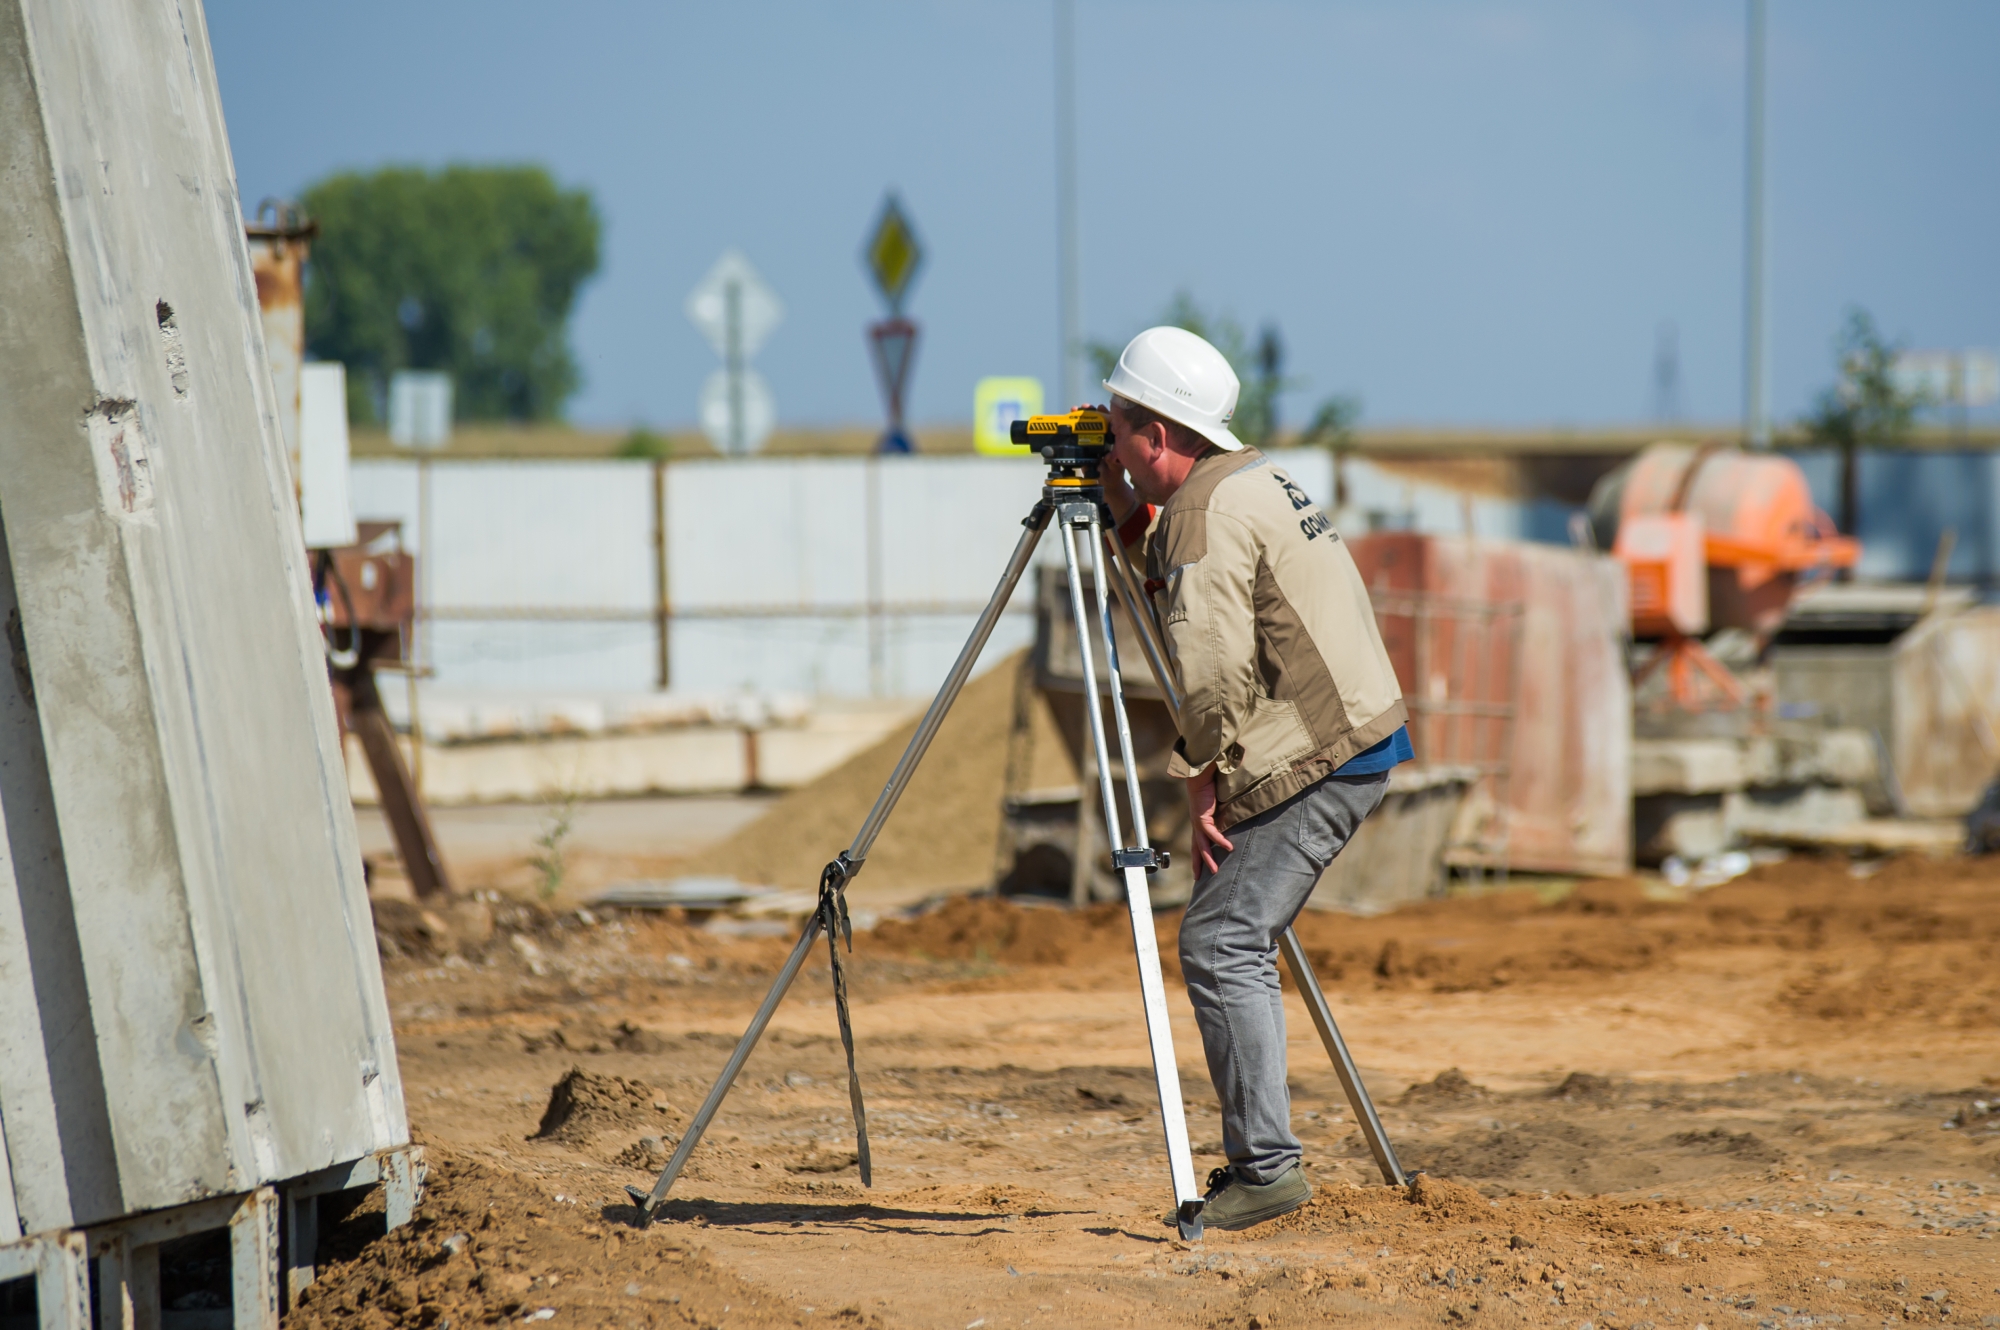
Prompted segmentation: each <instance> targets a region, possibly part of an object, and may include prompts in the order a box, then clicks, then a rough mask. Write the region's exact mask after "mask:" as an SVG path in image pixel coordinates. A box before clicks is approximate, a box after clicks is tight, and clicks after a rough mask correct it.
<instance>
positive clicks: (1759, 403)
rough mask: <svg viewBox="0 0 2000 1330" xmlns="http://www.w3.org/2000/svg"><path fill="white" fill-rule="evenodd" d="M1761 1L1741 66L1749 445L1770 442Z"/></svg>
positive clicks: (1754, 3)
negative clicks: (1744, 82) (1743, 104)
mask: <svg viewBox="0 0 2000 1330" xmlns="http://www.w3.org/2000/svg"><path fill="white" fill-rule="evenodd" d="M1764 3H1765V0H1749V6H1750V15H1749V33H1748V34H1747V35H1748V41H1747V42H1746V43H1745V47H1746V49H1745V52H1744V57H1745V58H1744V64H1745V75H1746V87H1745V89H1744V94H1745V95H1744V102H1745V106H1744V112H1745V114H1744V153H1743V168H1744V169H1743V195H1744V198H1743V436H1744V439H1745V441H1746V442H1747V443H1749V445H1750V446H1751V447H1753V448H1768V447H1770V446H1771V403H1770V383H1769V379H1768V377H1767V376H1768V374H1769V364H1768V360H1769V351H1770V334H1769V332H1768V331H1767V322H1766V319H1767V314H1766V310H1765V308H1764V305H1765V290H1766V286H1765V282H1766V279H1765V271H1764Z"/></svg>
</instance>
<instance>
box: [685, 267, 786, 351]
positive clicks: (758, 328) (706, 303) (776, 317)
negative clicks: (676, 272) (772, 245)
mask: <svg viewBox="0 0 2000 1330" xmlns="http://www.w3.org/2000/svg"><path fill="white" fill-rule="evenodd" d="M687 316H688V318H689V320H690V321H692V322H693V324H694V326H695V327H697V328H699V329H701V333H702V336H704V337H706V338H708V342H709V345H710V346H713V347H714V348H715V354H717V355H719V356H721V357H723V358H724V359H725V360H727V359H729V358H731V357H743V356H754V355H756V354H757V350H758V348H759V347H761V346H763V345H764V342H765V339H767V338H768V337H770V335H771V333H772V331H773V330H774V329H775V328H777V326H778V325H779V324H780V323H782V322H783V321H784V318H785V307H784V305H783V304H782V303H780V302H779V300H778V297H777V295H776V294H775V293H774V292H773V291H772V290H771V288H770V287H768V286H766V285H765V284H764V279H763V278H762V277H759V276H758V275H757V270H756V269H755V268H753V267H751V266H750V260H748V259H746V258H744V257H743V255H742V254H740V253H738V252H737V251H736V250H733V249H732V250H728V251H726V252H725V253H724V254H723V256H722V257H721V258H719V259H717V260H716V261H715V266H714V267H713V268H710V269H709V270H708V276H706V277H704V278H702V279H701V281H700V282H699V283H698V284H697V285H696V286H695V288H694V290H693V291H692V292H691V293H690V294H689V295H688V300H687Z"/></svg>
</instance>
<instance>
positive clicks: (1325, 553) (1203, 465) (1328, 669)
mask: <svg viewBox="0 0 2000 1330" xmlns="http://www.w3.org/2000/svg"><path fill="white" fill-rule="evenodd" d="M1142 520H1143V519H1142ZM1146 579H1147V580H1146V589H1147V592H1148V593H1149V594H1150V595H1151V597H1152V600H1153V606H1154V609H1155V610H1156V612H1157V620H1156V621H1157V622H1158V623H1159V624H1160V625H1161V627H1162V629H1163V635H1164V636H1165V639H1166V647H1167V653H1168V656H1169V658H1170V661H1171V664H1172V667H1173V671H1174V677H1175V682H1176V683H1177V684H1178V686H1179V688H1180V693H1181V715H1180V731H1181V737H1180V742H1179V743H1178V744H1177V745H1176V746H1175V761H1174V763H1173V764H1172V770H1173V773H1174V774H1175V775H1177V776H1183V777H1185V776H1191V775H1193V774H1194V773H1195V772H1197V771H1200V770H1201V769H1202V768H1203V767H1206V766H1208V765H1209V764H1210V763H1214V765H1215V770H1216V777H1215V779H1216V799H1217V802H1218V805H1219V806H1218V809H1217V817H1216V824H1217V825H1218V826H1222V827H1228V826H1232V825H1234V824H1235V823H1238V822H1241V821H1242V820H1243V819H1245V818H1247V817H1254V816H1255V815H1256V814H1258V813H1261V812H1263V811H1264V810H1266V809H1268V808H1273V807H1276V806H1277V805H1278V804H1280V803H1283V802H1284V801H1285V800H1286V799H1289V798H1291V797H1292V796H1293V795H1294V794H1297V793H1298V792H1299V791H1301V790H1303V789H1305V788H1306V787H1307V786H1309V785H1312V784H1314V783H1315V782H1317V781H1319V780H1320V779H1322V778H1324V777H1325V776H1327V775H1330V774H1331V773H1332V772H1333V771H1334V769H1335V768H1337V767H1339V766H1340V765H1341V764H1342V763H1344V762H1346V761H1347V760H1348V759H1349V758H1351V757H1353V756H1354V755H1355V754H1357V753H1360V752H1362V751H1363V750H1364V749H1368V748H1372V747H1374V746H1375V745H1376V744H1378V743H1380V742H1381V741H1382V740H1384V739H1386V738H1388V737H1389V736H1390V735H1392V734H1394V733H1395V732H1396V730H1397V729H1398V728H1399V727H1400V726H1402V725H1403V723H1404V722H1405V720H1406V719H1407V715H1408V713H1407V712H1406V710H1405V708H1404V705H1403V694H1402V689H1401V688H1400V687H1399V686H1398V685H1397V683H1396V672H1395V670H1394V669H1393V668H1392V667H1391V665H1390V663H1389V655H1388V652H1386V651H1385V650H1384V649H1383V647H1382V635H1381V633H1380V631H1378V630H1377V628H1376V626H1375V614H1374V611H1373V609H1372V608H1371V607H1370V605H1369V602H1368V589H1367V587H1365V586H1364V585H1362V582H1361V573H1360V571H1359V570H1358V569H1357V568H1356V567H1355V566H1354V558H1353V556H1352V555H1350V554H1349V553H1348V551H1347V546H1346V545H1345V544H1343V543H1342V542H1341V539H1340V533H1339V532H1337V531H1335V530H1334V529H1333V523H1332V522H1330V521H1328V520H1327V517H1326V515H1325V514H1324V513H1322V512H1321V511H1320V510H1319V507H1318V506H1317V505H1315V504H1314V503H1313V502H1312V500H1311V499H1309V498H1307V497H1306V495H1305V492H1304V491H1303V490H1301V489H1299V487H1298V486H1297V485H1294V484H1293V483H1292V480H1291V477H1289V476H1287V475H1286V474H1285V473H1284V472H1283V471H1281V470H1279V469H1278V468H1277V467H1276V466H1275V465H1273V464H1272V462H1271V459H1270V458H1268V457H1266V456H1264V454H1262V453H1260V452H1258V451H1257V450H1256V449H1254V448H1244V449H1242V450H1241V451H1239V452H1233V453H1230V452H1223V451H1221V450H1220V449H1215V450H1211V451H1210V452H1209V453H1208V454H1207V455H1205V456H1204V457H1202V458H1201V459H1200V460H1198V461H1197V462H1196V463H1195V467H1194V470H1193V472H1191V473H1190V474H1189V476H1188V478H1187V482H1186V483H1185V484H1183V485H1182V486H1181V488H1180V489H1179V490H1178V491H1177V492H1176V493H1175V494H1174V496H1173V497H1172V498H1171V499H1169V500H1168V501H1167V502H1166V504H1165V505H1164V506H1162V507H1161V509H1160V511H1159V515H1158V518H1157V520H1156V521H1155V522H1154V524H1153V529H1152V532H1151V534H1150V536H1148V537H1147V539H1146Z"/></svg>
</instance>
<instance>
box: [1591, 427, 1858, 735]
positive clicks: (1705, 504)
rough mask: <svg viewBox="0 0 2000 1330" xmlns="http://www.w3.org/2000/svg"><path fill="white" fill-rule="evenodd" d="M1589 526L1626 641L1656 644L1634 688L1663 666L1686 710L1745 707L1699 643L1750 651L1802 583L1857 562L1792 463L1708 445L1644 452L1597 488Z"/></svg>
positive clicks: (1729, 677)
mask: <svg viewBox="0 0 2000 1330" xmlns="http://www.w3.org/2000/svg"><path fill="white" fill-rule="evenodd" d="M1590 519H1591V527H1592V530H1593V531H1594V533H1595V535H1596V537H1597V542H1598V544H1599V546H1600V547H1602V548H1605V549H1609V550H1610V551H1611V552H1612V553H1613V554H1615V555H1616V556H1617V557H1618V559H1619V560H1620V561H1621V562H1622V563H1624V565H1625V568H1626V572H1627V574H1628V576H1629V577H1630V579H1631V593H1632V632H1633V635H1634V636H1635V637H1640V638H1649V639H1657V640H1658V641H1659V643H1660V646H1659V649H1658V650H1657V651H1655V652H1654V653H1653V655H1652V657H1651V658H1650V659H1649V660H1647V661H1646V663H1645V664H1644V665H1642V666H1640V668H1639V670H1638V672H1637V674H1636V676H1635V680H1634V682H1635V683H1636V682H1642V681H1644V680H1645V679H1646V677H1647V676H1649V675H1650V674H1652V673H1653V671H1654V670H1656V669H1658V668H1660V667H1661V666H1662V665H1664V666H1665V667H1666V669H1667V676H1668V682H1669V686H1670V689H1671V692H1672V695H1673V697H1674V700H1675V701H1676V702H1677V703H1679V704H1680V705H1681V706H1683V707H1687V708H1689V709H1691V710H1699V709H1702V708H1704V707H1706V706H1709V705H1716V704H1719V705H1722V706H1740V705H1741V704H1742V703H1743V701H1744V697H1745V694H1744V691H1743V686H1742V684H1741V683H1740V682H1738V680H1737V679H1736V676H1735V675H1733V674H1731V673H1730V672H1729V670H1728V669H1727V668H1725V667H1724V666H1723V665H1722V663H1721V662H1719V661H1717V660H1716V659H1715V658H1714V657H1713V656H1711V655H1710V654H1709V653H1708V652H1707V650H1705V649H1704V648H1703V647H1702V645H1701V641H1700V637H1701V635H1702V634H1703V633H1706V632H1709V631H1710V630H1711V629H1718V628H1740V629H1744V630H1746V631H1748V632H1750V633H1752V634H1754V635H1755V637H1756V639H1757V642H1758V645H1759V646H1760V647H1761V646H1762V645H1763V644H1764V643H1766V642H1768V641H1770V639H1771V638H1772V637H1773V636H1775V635H1776V634H1777V631H1778V629H1779V628H1781V627H1783V626H1784V622H1785V614H1786V611H1787V610H1788V609H1789V608H1790V606H1791V602H1792V597H1793V595H1794V594H1795V593H1796V592H1797V590H1798V588H1799V587H1800V585H1801V584H1802V583H1803V582H1805V581H1808V580H1810V579H1811V578H1813V577H1815V576H1819V575H1823V574H1825V573H1827V572H1829V571H1831V570H1832V569H1835V568H1851V567H1853V566H1854V561H1855V560H1856V559H1857V558H1858V557H1860V553H1861V546H1860V544H1859V543H1858V542H1856V541H1855V540H1853V539H1851V538H1850V537H1847V536H1842V535H1839V534H1837V533H1836V532H1835V530H1834V526H1833V521H1832V519H1830V518H1829V517H1827V515H1826V514H1825V513H1823V512H1821V511H1820V510H1819V508H1818V507H1817V506H1815V505H1814V503H1813V499H1812V490H1811V488H1810V487H1809V486H1807V484H1806V478H1805V473H1804V472H1803V471H1801V470H1799V467H1798V464H1797V463H1796V462H1793V461H1792V460H1791V459H1790V458H1786V457H1779V456H1776V455H1774V454H1771V453H1746V452H1743V451H1741V450H1740V449H1736V448H1725V447H1723V446H1721V445H1718V444H1703V445H1700V446H1699V447H1697V446H1695V445H1692V444H1684V443H1655V444H1652V445H1651V446H1649V447H1647V448H1646V449H1645V450H1644V451H1642V452H1641V453H1640V454H1639V455H1638V456H1637V457H1635V458H1633V459H1632V460H1631V461H1629V462H1627V463H1625V464H1624V465H1623V466H1621V467H1619V468H1618V469H1617V470H1616V471H1613V472H1612V473H1611V474H1610V475H1608V476H1606V477H1605V478H1604V479H1603V480H1601V481H1599V482H1598V484H1597V488H1596V489H1595V490H1593V491H1592V492H1591V496H1590ZM1704 681H1705V682H1704Z"/></svg>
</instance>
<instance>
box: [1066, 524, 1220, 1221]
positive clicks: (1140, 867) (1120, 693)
mask: <svg viewBox="0 0 2000 1330" xmlns="http://www.w3.org/2000/svg"><path fill="white" fill-rule="evenodd" d="M1058 518H1059V521H1060V522H1061V526H1062V531H1061V536H1062V547H1063V566H1064V569H1065V570H1066V571H1067V573H1068V574H1069V603H1070V613H1071V615H1072V617H1073V618H1074V619H1075V621H1076V644H1077V653H1078V655H1079V656H1080V657H1081V660H1082V664H1083V678H1084V715H1085V717H1086V718H1087V719H1088V720H1089V722H1090V743H1091V751H1092V752H1093V753H1094V754H1095V755H1096V758H1097V784H1098V794H1099V797H1101V798H1102V799H1103V801H1104V831H1105V835H1106V837H1107V838H1108V839H1109V840H1110V842H1111V844H1112V845H1113V846H1118V847H1120V848H1118V849H1116V850H1114V852H1113V859H1114V861H1115V862H1116V863H1117V866H1118V869H1119V873H1120V876H1121V877H1122V878H1123V879H1124V883H1125V908H1126V911H1127V913H1128V914H1129V915H1130V916H1131V920H1132V948H1133V950H1134V951H1135V952H1136V953H1137V954H1138V961H1139V996H1140V999H1141V1001H1142V1002H1143V1003H1144V1005H1145V1009H1146V1036H1147V1040H1148V1042H1149V1043H1150V1045H1151V1049H1152V1055H1153V1079H1154V1080H1155V1082H1157V1084H1158V1086H1159V1093H1160V1125H1161V1127H1162V1128H1163V1129H1164V1131H1165V1133H1166V1144H1167V1168H1168V1172H1169V1173H1170V1175H1171V1177H1172V1179H1173V1186H1174V1217H1175V1221H1176V1222H1177V1224H1178V1225H1179V1228H1180V1232H1181V1236H1182V1237H1184V1238H1187V1239H1189V1240H1190V1241H1192V1240H1193V1239H1195V1238H1198V1237H1200V1236H1201V1210H1202V1206H1203V1205H1204V1204H1205V1203H1206V1202H1205V1200H1204V1198H1203V1197H1202V1195H1201V1193H1200V1192H1198V1191H1196V1190H1195V1183H1194V1152H1193V1151H1192V1150H1191V1149H1190V1148H1189V1147H1188V1134H1187V1110H1186V1108H1185V1107H1184V1106H1183V1105H1182V1103H1181V1071H1180V1064H1179V1062H1178V1061H1177V1060H1176V1059H1175V1057H1174V1036H1173V1028H1172V1026H1171V1025H1170V1024H1169V1022H1168V1018H1167V989H1166V983H1165V981H1164V980H1163V979H1162V978H1161V975H1160V945H1159V938H1158V935H1157V934H1156V933H1155V932H1154V931H1153V897H1152V888H1151V887H1150V886H1148V885H1147V882H1146V864H1147V862H1148V861H1149V860H1153V856H1152V855H1151V854H1150V852H1149V851H1150V847H1149V846H1148V845H1147V843H1146V806H1145V804H1144V803H1143V802H1142V801H1141V799H1140V795H1139V768H1138V761H1137V758H1136V757H1135V755H1134V753H1133V750H1132V727H1131V722H1130V721H1129V719H1128V718H1127V717H1126V714H1125V689H1124V683H1123V681H1122V680H1121V679H1120V677H1119V674H1118V639H1117V638H1116V637H1115V636H1114V635H1113V633H1112V624H1111V604H1110V602H1109V601H1108V600H1107V599H1106V595H1105V593H1106V585H1105V575H1104V568H1103V563H1102V560H1101V559H1100V558H1099V554H1098V547H1099V543H1100V536H1099V532H1100V530H1101V528H1100V526H1099V524H1098V518H1097V505H1096V504H1095V503H1090V504H1081V503H1079V504H1066V505H1064V507H1063V509H1062V511H1061V512H1060V513H1059V515H1058ZM1072 528H1081V529H1082V530H1083V532H1084V535H1085V538H1086V539H1087V540H1088V542H1089V545H1088V548H1089V550H1090V563H1091V576H1092V580H1093V581H1094V583H1095V585H1096V592H1097V610H1098V613H1097V626H1098V631H1099V632H1100V634H1101V635H1102V637H1103V641H1104V656H1105V667H1106V670H1107V673H1108V677H1109V681H1110V692H1111V713H1112V716H1113V717H1114V718H1115V720H1116V723H1117V727H1118V756H1119V760H1120V761H1121V762H1122V763H1123V764H1124V767H1125V788H1126V797H1127V798H1128V800H1129V801H1130V804H1131V813H1132V823H1133V829H1132V844H1131V845H1130V846H1122V845H1121V842H1122V840H1123V833H1122V831H1121V829H1120V820H1119V816H1118V798H1117V795H1116V794H1115V793H1114V792H1113V789H1112V784H1111V761H1110V756H1109V754H1108V753H1107V752H1106V751H1105V742H1104V716H1103V714H1102V710H1101V703H1100V702H1099V699H1098V694H1097V670H1096V666H1095V664H1094V662H1093V661H1092V659H1091V655H1092V653H1091V649H1090V630H1089V627H1088V625H1089V621H1090V617H1091V616H1090V615H1089V614H1088V613H1086V612H1085V610H1084V602H1083V574H1082V570H1081V569H1080V568H1079V567H1078V564H1077V554H1076V535H1075V531H1074V530H1073V529H1072ZM1079 815H1080V812H1079Z"/></svg>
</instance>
